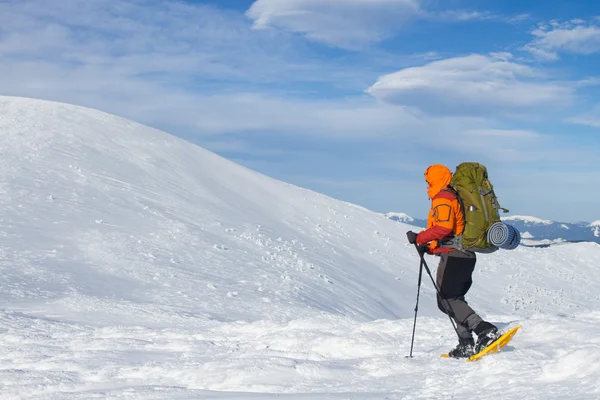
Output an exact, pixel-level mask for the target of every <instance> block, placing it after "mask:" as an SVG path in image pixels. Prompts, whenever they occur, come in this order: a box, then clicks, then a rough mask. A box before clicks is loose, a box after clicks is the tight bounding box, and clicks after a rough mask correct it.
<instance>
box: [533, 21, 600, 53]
mask: <svg viewBox="0 0 600 400" xmlns="http://www.w3.org/2000/svg"><path fill="white" fill-rule="evenodd" d="M599 22H600V21H591V22H586V21H583V20H580V19H577V20H571V21H568V22H562V23H559V22H557V21H552V22H550V23H548V24H542V25H540V26H539V27H538V28H536V29H535V30H533V31H532V34H533V35H534V36H535V39H534V40H533V41H532V42H531V43H529V44H528V45H527V46H525V50H527V51H529V52H530V53H532V54H533V55H534V56H536V57H538V58H540V59H545V60H557V59H558V58H559V53H563V52H564V53H574V54H592V53H596V52H598V51H600V25H599Z"/></svg>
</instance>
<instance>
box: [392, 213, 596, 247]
mask: <svg viewBox="0 0 600 400" xmlns="http://www.w3.org/2000/svg"><path fill="white" fill-rule="evenodd" d="M398 215H401V216H403V215H404V216H405V215H406V214H403V213H387V214H386V216H387V217H388V218H390V219H392V220H394V221H399V222H405V223H408V224H411V225H415V226H417V227H419V228H424V227H425V226H427V220H423V219H415V218H412V217H409V218H410V219H405V218H404V219H403V218H399V217H398ZM501 219H502V220H503V221H505V222H506V223H508V224H510V225H513V226H514V227H515V228H517V229H518V230H519V232H521V235H522V237H523V239H524V240H523V244H526V245H535V244H553V243H554V244H556V243H563V242H565V241H567V242H581V241H588V242H596V243H600V221H596V222H592V223H591V224H589V223H586V222H581V223H568V222H555V221H550V220H544V219H541V218H536V217H531V216H523V215H511V216H507V217H501Z"/></svg>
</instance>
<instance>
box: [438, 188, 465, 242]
mask: <svg viewBox="0 0 600 400" xmlns="http://www.w3.org/2000/svg"><path fill="white" fill-rule="evenodd" d="M438 197H440V198H445V199H448V200H458V204H459V205H460V212H461V213H462V215H463V220H464V221H465V223H466V220H465V217H466V214H465V205H464V203H463V201H462V199H461V198H460V196H459V195H458V193H457V192H456V190H454V188H453V187H452V186H450V185H448V186H446V187H445V188H444V189H442V190H440V192H439V193H438V194H437V195H435V197H434V199H435V198H438ZM463 230H464V228H463ZM462 239H463V238H462V234H460V235H455V236H452V237H450V238H447V239H443V240H440V241H438V244H439V246H440V247H444V248H450V249H457V250H464V247H463V241H462Z"/></svg>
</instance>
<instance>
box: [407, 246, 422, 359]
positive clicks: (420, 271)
mask: <svg viewBox="0 0 600 400" xmlns="http://www.w3.org/2000/svg"><path fill="white" fill-rule="evenodd" d="M424 262H425V260H424V259H423V257H421V263H420V264H419V280H418V283H417V304H416V305H415V321H414V322H413V331H412V339H411V340H410V355H408V356H406V358H412V352H413V344H414V343H415V328H416V327H417V312H418V311H419V294H420V293H421V278H422V277H423V263H424Z"/></svg>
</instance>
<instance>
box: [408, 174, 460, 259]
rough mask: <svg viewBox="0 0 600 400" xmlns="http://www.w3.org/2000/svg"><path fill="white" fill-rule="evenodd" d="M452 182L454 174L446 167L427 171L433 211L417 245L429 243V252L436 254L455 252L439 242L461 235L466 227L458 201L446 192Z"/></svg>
mask: <svg viewBox="0 0 600 400" xmlns="http://www.w3.org/2000/svg"><path fill="white" fill-rule="evenodd" d="M451 180H452V172H451V171H450V170H449V169H448V168H447V167H445V166H444V165H440V164H434V165H432V166H430V167H429V168H427V170H426V171H425V181H427V188H428V189H427V194H428V195H429V198H430V199H431V210H430V211H429V215H428V217H427V229H426V230H424V231H421V232H420V233H419V234H418V235H417V244H418V245H419V246H422V245H425V244H427V243H429V250H430V251H431V252H432V253H434V254H436V253H442V252H448V253H449V252H451V251H453V250H454V249H451V248H444V247H439V245H438V243H437V241H438V240H442V239H445V238H451V237H453V236H457V235H460V234H462V233H463V230H464V227H465V220H464V216H463V213H462V210H461V208H460V203H459V201H458V199H457V198H456V196H455V195H454V194H453V193H451V192H449V191H446V190H444V189H445V188H446V187H447V186H448V184H449V183H450V181H451Z"/></svg>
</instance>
